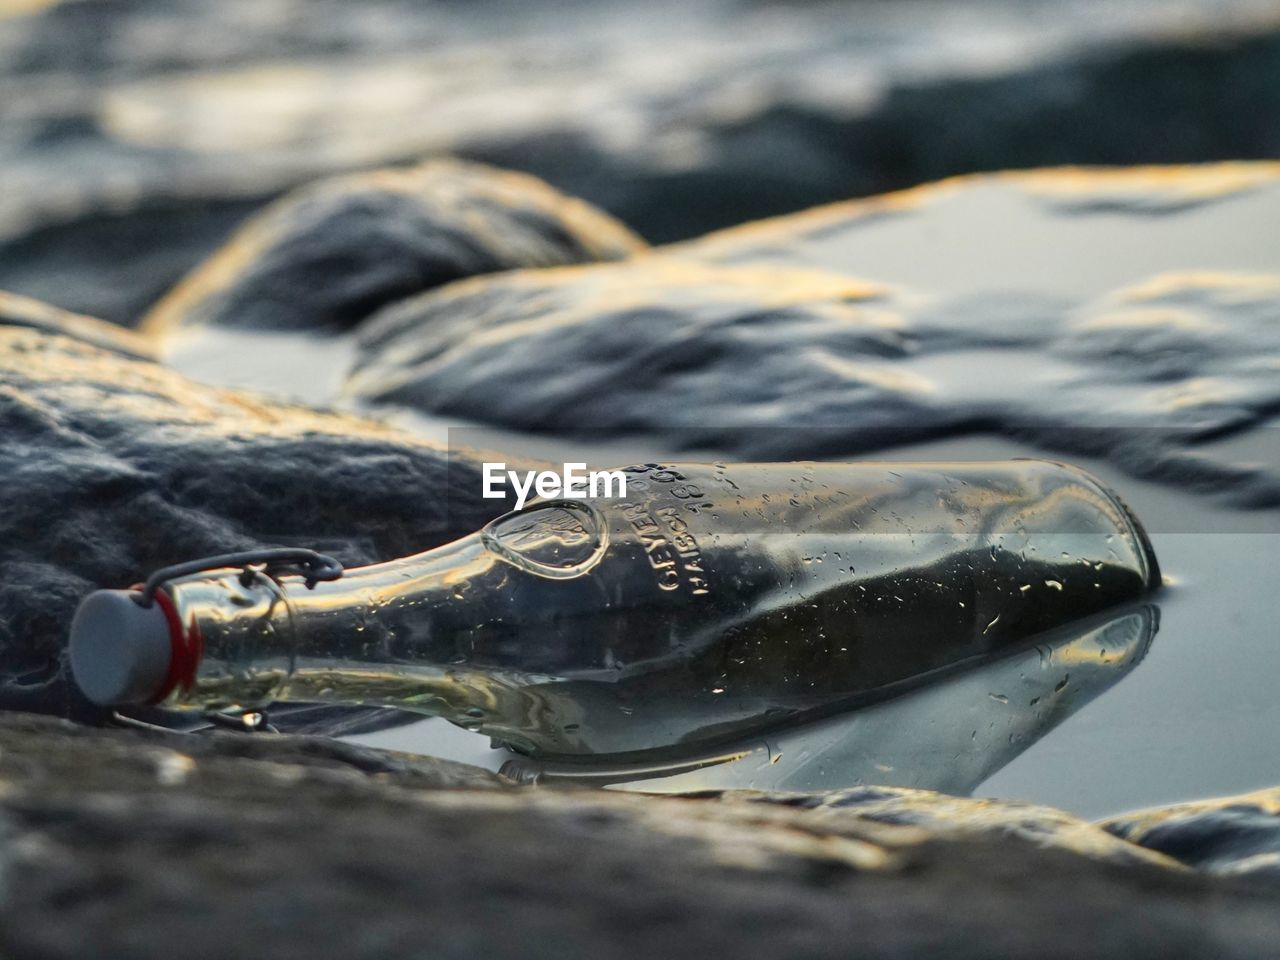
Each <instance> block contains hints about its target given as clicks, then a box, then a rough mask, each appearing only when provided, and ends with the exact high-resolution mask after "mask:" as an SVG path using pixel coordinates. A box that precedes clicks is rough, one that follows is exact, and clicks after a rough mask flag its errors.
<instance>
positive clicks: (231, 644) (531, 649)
mask: <svg viewBox="0 0 1280 960" xmlns="http://www.w3.org/2000/svg"><path fill="white" fill-rule="evenodd" d="M627 477H628V483H627V491H626V495H625V497H622V498H618V499H613V500H603V499H597V500H592V501H589V502H588V501H581V500H558V501H551V502H542V503H534V504H532V505H530V506H529V507H527V508H526V509H524V510H522V511H519V512H517V513H514V514H508V515H507V516H505V517H502V518H500V519H498V520H495V521H494V522H493V523H491V524H489V525H488V526H487V527H485V528H484V529H483V530H482V531H480V532H478V533H476V534H474V535H472V536H469V537H465V538H463V539H462V540H459V541H456V542H454V543H452V544H449V545H447V546H444V547H441V548H439V549H436V550H432V551H429V552H426V553H422V554H418V555H416V556H412V557H407V558H404V559H401V560H396V561H392V562H389V563H382V564H377V565H374V566H369V567H364V568H358V569H353V570H349V571H347V573H346V574H345V576H343V577H342V579H340V580H337V581H334V582H331V583H320V584H316V585H314V588H313V589H307V588H306V587H305V586H304V585H303V583H302V582H301V580H300V579H296V578H284V579H282V580H281V581H280V582H276V581H274V580H272V579H271V578H268V577H265V576H258V577H256V578H251V579H249V580H248V581H247V582H246V581H245V580H244V579H243V578H241V577H240V576H239V574H238V573H235V572H229V571H228V572H223V573H217V574H202V575H198V576H192V577H189V578H184V579H178V580H174V581H171V582H169V583H168V584H167V585H166V587H165V589H164V595H165V596H164V599H165V601H166V606H167V608H168V609H169V610H170V611H171V613H172V616H171V617H170V625H171V633H172V635H171V637H170V639H171V641H172V651H171V658H170V659H169V661H168V662H166V663H165V664H164V665H163V667H164V669H160V668H159V666H158V665H157V667H156V669H155V670H154V671H153V673H152V674H151V675H153V676H155V677H157V678H163V679H162V680H159V679H158V683H157V688H156V689H154V690H151V691H149V692H144V693H143V694H142V695H140V696H136V697H133V699H140V700H147V699H149V700H151V701H152V702H158V703H160V704H161V705H162V706H164V707H168V708H177V709H196V710H221V709H229V708H237V709H239V708H253V707H259V706H263V705H266V704H268V703H270V702H272V701H277V700H279V701H306V702H333V703H362V704H372V703H376V704H389V705H394V706H397V707H401V708H405V709H409V710H417V711H421V712H423V713H427V714H431V715H436V716H441V717H444V718H446V719H449V720H452V721H453V722H455V723H458V724H460V725H462V726H464V727H467V728H468V729H473V730H477V731H480V732H483V733H486V734H488V735H489V736H491V737H493V738H495V739H496V740H498V741H500V742H502V743H504V744H507V745H509V746H510V747H512V748H514V749H516V750H519V751H521V752H524V753H527V754H530V755H533V756H540V757H551V758H555V757H562V758H574V757H578V758H581V757H587V756H598V755H602V754H605V755H609V756H611V757H614V758H619V757H621V758H626V757H634V758H637V759H640V758H643V757H646V756H649V755H651V754H653V753H655V752H665V753H679V752H680V751H689V752H691V753H693V752H697V751H698V750H701V749H702V748H703V747H705V746H706V745H709V744H715V743H727V742H730V741H732V740H734V739H735V738H741V737H742V736H744V735H747V734H750V733H752V732H757V731H760V730H764V729H770V728H773V727H776V726H778V725H781V724H785V723H788V722H791V721H795V720H799V719H801V718H815V717H819V716H822V715H824V714H830V713H833V712H835V711H838V710H843V709H846V708H849V707H852V706H857V705H860V704H865V703H869V702H872V701H875V700H878V699H883V698H885V697H887V696H889V695H892V694H896V693H899V692H902V691H903V690H905V689H908V688H910V687H911V686H914V685H919V684H921V683H923V682H925V681H928V680H931V679H934V678H936V677H938V676H939V675H940V674H941V673H943V672H945V671H949V670H954V669H956V668H958V667H962V666H965V665H971V664H974V663H978V662H982V661H984V660H986V659H989V658H991V657H993V656H994V655H998V654H1001V653H1004V652H1009V651H1011V650H1014V649H1017V648H1021V647H1024V646H1026V645H1028V644H1029V643H1030V642H1032V641H1033V640H1034V639H1035V638H1037V637H1041V636H1043V635H1045V634H1046V633H1048V632H1050V631H1053V630H1055V629H1056V628H1061V627H1063V626H1064V625H1066V624H1069V623H1073V622H1076V621H1079V620H1081V619H1082V618H1086V617H1089V616H1091V615H1094V614H1097V613H1099V612H1100V611H1105V610H1109V609H1112V608H1114V607H1116V606H1117V605H1120V604H1123V603H1126V602H1128V601H1131V600H1133V599H1135V598H1137V597H1140V596H1142V595H1143V594H1144V593H1145V592H1146V591H1148V590H1149V589H1151V588H1152V587H1154V586H1155V585H1157V584H1158V582H1159V573H1158V570H1157V567H1156V562H1155V558H1154V556H1153V555H1152V553H1151V550H1150V547H1149V546H1148V545H1147V541H1146V538H1145V535H1144V534H1143V532H1142V530H1141V528H1140V527H1139V525H1138V523H1137V521H1136V520H1135V519H1134V518H1133V517H1132V516H1131V515H1130V513H1129V512H1128V510H1127V509H1125V507H1124V506H1123V505H1122V504H1121V503H1120V502H1119V501H1118V500H1117V499H1116V498H1115V497H1114V495H1113V494H1111V493H1110V492H1109V491H1107V490H1106V489H1105V488H1104V487H1102V486H1101V485H1100V484H1099V483H1098V482H1097V481H1096V480H1094V479H1093V478H1091V477H1090V476H1088V475H1087V474H1085V473H1083V472H1081V471H1079V470H1076V469H1074V468H1071V467H1067V466H1063V465H1060V464H1054V463H1048V462H1043V461H1031V460H1026V461H1009V462H998V463H954V464H946V463H938V464H923V463H902V464H892V463H858V464H834V463H833V464H827V463H821V464H728V465H721V464H676V465H657V464H645V465H640V466H636V467H631V468H627ZM88 607H89V601H86V604H85V606H84V607H82V611H84V610H87V609H88ZM77 619H78V620H79V619H80V618H79V617H78V618H77ZM90 643H99V644H100V643H101V631H93V630H89V629H83V630H80V629H73V638H72V661H73V669H75V670H76V672H77V676H78V678H79V679H80V680H81V684H82V686H84V687H85V688H86V690H88V691H89V692H90V695H91V696H93V683H92V678H88V679H87V680H86V678H83V677H79V674H80V672H81V666H80V664H85V665H87V666H85V667H84V669H85V670H86V671H88V670H91V669H97V667H96V664H99V663H101V662H102V659H103V657H102V654H101V651H94V652H93V653H94V655H92V656H90V655H88V653H87V652H86V651H84V650H82V651H81V655H80V656H77V650H76V648H77V645H78V644H79V645H80V646H81V647H87V646H88V645H89V644H90Z"/></svg>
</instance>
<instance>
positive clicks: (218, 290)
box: [143, 161, 644, 333]
mask: <svg viewBox="0 0 1280 960" xmlns="http://www.w3.org/2000/svg"><path fill="white" fill-rule="evenodd" d="M643 247H644V243H643V241H641V240H640V239H639V238H638V237H636V236H635V235H634V234H632V233H631V232H630V231H629V230H627V229H626V228H625V227H624V226H622V225H621V224H620V223H618V222H617V221H615V220H613V219H612V218H611V217H609V216H608V215H606V214H603V213H601V212H599V211H598V210H594V209H592V208H591V207H590V206H588V205H587V204H585V203H583V202H582V201H580V200H575V199H573V198H571V197H566V196H564V195H563V194H560V193H557V192H556V191H555V190H552V189H551V188H550V187H548V186H547V185H546V184H544V183H542V182H541V181H539V180H536V179H534V178H533V177H529V176H525V175H521V174H515V173H509V172H504V171H499V170H494V169H490V168H488V167H482V166H478V165H475V164H463V163H457V162H451V161H435V162H432V163H426V164H422V165H420V166H417V167H409V168H404V169H395V170H381V171H378V172H376V173H368V174H359V175H355V176H350V177H342V178H338V179H334V180H328V181H322V182H320V183H316V184H313V185H311V186H309V187H306V188H304V189H302V190H299V191H298V192H297V193H295V194H291V195H289V196H288V197H286V198H284V199H283V200H281V201H279V202H278V203H276V204H275V205H274V206H272V207H270V208H269V209H268V210H266V211H265V212H263V213H262V214H260V215H258V216H256V217H254V218H253V219H252V220H250V221H249V222H248V223H247V224H246V225H245V226H244V227H243V228H242V229H241V230H239V231H238V232H237V233H236V234H235V236H234V237H232V239H231V240H230V242H229V243H228V244H227V246H226V247H224V248H223V249H222V250H220V251H219V252H218V253H217V254H215V255H214V256H213V257H212V258H211V259H210V260H209V261H208V262H207V263H205V264H204V265H202V266H201V267H200V268H199V269H198V270H196V271H195V272H194V273H193V274H192V275H191V276H189V277H188V278H187V279H186V280H184V281H183V282H182V283H181V284H179V285H178V286H177V287H176V288H175V289H174V290H173V291H172V292H171V293H169V294H168V295H167V296H166V297H165V298H164V299H163V300H161V301H160V303H158V304H157V305H156V306H155V309H153V310H152V311H151V312H150V313H149V314H148V315H147V317H146V319H145V320H144V321H143V323H144V326H145V327H146V329H148V330H149V331H152V332H157V333H163V332H165V331H167V330H172V329H176V328H181V327H193V326H206V327H208V326H213V327H236V328H244V329H254V330H308V329H317V330H334V329H345V328H348V327H353V326H355V325H356V324H357V323H359V322H360V321H361V320H363V319H364V318H365V317H366V316H368V315H369V314H370V313H373V312H374V311H376V310H377V309H378V308H379V307H383V306H385V305H387V304H388V303H393V302H395V301H397V300H402V299H404V298H406V297H409V296H412V295H414V294H417V293H421V292H423V291H426V290H431V289H433V288H435V287H438V286H441V285H443V284H446V283H448V282H450V281H452V280H459V279H461V278H463V277H469V276H474V275H476V274H483V273H493V272H495V271H499V270H507V269H512V268H516V267H549V266H559V265H562V264H570V263H581V262H590V261H595V260H616V259H619V258H621V257H624V256H627V255H628V254H631V253H635V252H638V251H639V250H641V249H643Z"/></svg>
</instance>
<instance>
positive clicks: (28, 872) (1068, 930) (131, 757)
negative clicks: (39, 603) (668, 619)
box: [0, 715, 1280, 960]
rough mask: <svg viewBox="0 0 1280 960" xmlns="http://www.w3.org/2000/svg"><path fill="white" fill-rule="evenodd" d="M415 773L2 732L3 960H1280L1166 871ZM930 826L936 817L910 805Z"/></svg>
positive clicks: (914, 830) (676, 802) (776, 813)
mask: <svg viewBox="0 0 1280 960" xmlns="http://www.w3.org/2000/svg"><path fill="white" fill-rule="evenodd" d="M398 762H399V761H397V760H395V759H394V758H392V759H388V760H385V761H382V762H381V764H378V763H373V762H372V761H370V762H368V765H367V766H362V763H353V762H351V758H350V757H346V758H343V757H336V758H335V757H334V756H332V755H325V754H318V753H312V752H310V751H309V750H306V749H299V748H298V746H297V745H296V744H295V743H291V742H290V741H289V740H283V741H278V740H274V739H273V738H259V739H251V738H233V737H225V736H224V737H218V738H214V739H212V740H209V739H205V738H198V737H187V738H181V737H176V736H172V737H167V738H162V739H157V738H152V737H139V736H136V735H133V734H126V733H108V732H102V731H87V730H82V729H81V730H78V729H75V728H71V727H69V726H63V725H59V724H57V723H56V722H55V721H50V720H33V719H29V718H21V717H14V716H12V715H9V716H5V717H0V782H3V784H4V790H3V793H2V795H0V820H2V822H3V827H4V831H5V838H6V850H7V856H6V873H5V876H6V884H5V887H4V890H3V894H2V895H0V918H2V919H3V921H4V922H3V924H0V931H2V932H0V945H2V946H3V949H4V950H5V952H6V954H9V955H14V956H27V955H39V956H42V957H63V956H66V957H70V956H80V955H82V954H83V950H84V944H85V943H92V944H94V946H95V949H97V950H99V951H101V952H103V953H108V954H113V955H128V956H131V957H138V958H145V957H152V956H155V957H159V956H170V955H171V954H172V950H173V944H174V943H175V942H181V943H183V945H184V946H183V949H184V952H185V953H187V954H189V955H191V956H193V957H206V956H207V957H224V956H227V955H228V954H234V955H241V954H248V953H252V954H253V955H254V956H261V957H277V956H281V957H283V956H304V955H314V954H317V953H324V954H326V955H329V954H338V955H342V956H348V957H362V956H378V957H387V956H420V955H421V954H422V951H423V949H424V943H425V944H429V950H430V953H431V955H432V956H437V957H443V958H451V957H475V956H477V955H483V956H486V957H531V956H533V957H541V956H547V957H557V958H565V957H569V958H576V957H592V958H596V960H598V958H601V957H605V958H608V957H643V956H662V957H671V958H677V960H678V958H683V957H696V956H705V955H706V953H707V952H708V951H717V952H728V953H730V954H731V955H733V956H740V957H746V958H753V957H775V956H778V955H780V954H787V955H804V956H808V957H815V958H822V957H845V956H849V955H850V953H851V952H852V953H856V954H857V955H858V956H861V957H868V958H876V960H890V958H917V957H931V956H948V957H956V958H961V960H963V958H975V960H976V958H986V957H991V956H1000V957H1014V958H1016V957H1028V958H1030V957H1037V958H1040V957H1046V956H1048V957H1067V956H1070V957H1073V958H1093V957H1099V958H1101V957H1115V958H1121V957H1123V958H1126V960H1128V958H1132V957H1162V956H1171V955H1176V956H1185V957H1193V958H1200V957H1203V958H1206V960H1208V958H1212V960H1221V958H1246V957H1257V956H1263V955H1266V953H1267V951H1269V950H1270V949H1271V947H1272V945H1273V944H1274V943H1275V938H1276V937H1277V936H1280V911H1277V910H1276V902H1277V899H1276V898H1277V893H1276V889H1275V888H1273V887H1265V886H1258V885H1253V886H1246V885H1243V884H1239V883H1236V882H1233V881H1231V880H1225V879H1219V878H1209V877H1202V876H1198V875H1196V874H1194V873H1192V872H1190V871H1186V870H1180V869H1176V868H1171V867H1169V866H1165V865H1162V863H1163V858H1160V857H1159V856H1157V855H1152V856H1151V857H1150V858H1148V859H1147V861H1146V862H1139V861H1137V860H1133V859H1130V860H1127V861H1122V860H1115V859H1112V858H1110V857H1108V856H1105V855H1103V856H1099V855H1098V854H1097V852H1096V851H1091V850H1076V849H1073V846H1072V843H1070V842H1062V843H1059V844H1056V845H1054V844H1046V843H1045V842H1043V841H1042V840H1041V839H1039V838H1035V837H1029V836H1027V835H1026V833H1025V832H1022V833H1019V832H1011V834H1010V835H1008V836H1003V837H1001V836H998V835H997V834H996V832H994V831H990V832H975V833H972V834H970V835H968V836H957V835H948V834H946V833H945V832H939V833H938V834H936V835H935V834H934V833H933V832H931V830H930V829H929V828H927V827H922V826H920V825H918V824H917V825H910V826H902V825H896V824H891V823H885V822H877V821H876V820H874V819H872V818H870V817H864V816H862V815H860V814H859V813H858V812H857V809H856V807H844V808H841V807H839V806H823V807H819V808H818V809H804V807H803V806H802V805H785V804H779V803H760V802H754V801H752V800H751V799H749V798H745V797H739V796H731V797H725V798H720V799H718V800H712V799H656V798H644V797H624V796H618V795H609V794H600V793H593V792H572V793H565V792H558V791H550V790H537V791H532V792H529V791H522V790H512V789H508V790H497V789H492V786H493V785H492V784H491V783H488V782H486V781H484V780H483V779H479V775H478V774H477V773H465V772H464V771H460V770H458V769H457V768H450V767H445V766H436V765H433V764H431V763H430V762H426V763H425V764H424V765H423V766H422V768H420V769H418V770H416V771H415V770H406V769H397V768H396V766H395V764H396V763H398ZM464 783H465V785H466V786H467V789H439V788H440V787H447V786H461V785H463V784H464ZM476 787H488V788H489V789H475V788H476ZM912 802H916V803H923V804H927V803H928V801H927V799H924V798H913V799H904V800H903V801H902V804H901V805H902V806H904V807H905V806H907V805H909V804H910V803H912ZM991 819H992V821H993V822H994V821H995V820H996V819H997V814H996V812H995V811H994V810H993V811H992V812H991ZM1079 829H1081V830H1085V831H1087V830H1088V829H1089V828H1087V827H1084V826H1083V825H1082V826H1081V827H1080V828H1079ZM1097 832H1098V833H1099V834H1100V836H1102V837H1103V838H1104V842H1110V843H1111V844H1112V845H1119V846H1127V845H1125V844H1123V843H1122V842H1121V841H1118V840H1110V839H1109V838H1106V835H1105V834H1101V832H1100V831H1097ZM957 904H962V905H963V909H960V908H957ZM1082 927H1083V928H1084V929H1087V935H1084V936H1078V935H1076V934H1075V931H1077V930H1080V929H1081V928H1082Z"/></svg>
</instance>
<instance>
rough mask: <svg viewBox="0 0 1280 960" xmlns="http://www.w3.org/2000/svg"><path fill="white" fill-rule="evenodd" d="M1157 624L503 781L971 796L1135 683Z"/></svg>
mask: <svg viewBox="0 0 1280 960" xmlns="http://www.w3.org/2000/svg"><path fill="white" fill-rule="evenodd" d="M1158 623H1159V615H1158V608H1156V607H1154V606H1142V607H1139V608H1137V609H1134V610H1130V611H1128V612H1126V613H1123V614H1121V615H1119V616H1115V617H1113V618H1111V619H1110V620H1107V621H1106V622H1103V623H1101V624H1099V623H1097V622H1094V623H1091V624H1087V625H1083V626H1075V627H1072V628H1068V629H1067V630H1065V631H1061V632H1059V633H1057V634H1055V635H1054V636H1053V637H1051V638H1047V639H1045V640H1044V641H1042V642H1041V643H1038V644H1037V645H1036V646H1035V647H1033V648H1031V649H1028V650H1024V651H1022V652H1020V653H1018V654H1015V655H1013V656H1009V657H1005V658H1002V659H1000V660H997V661H995V662H992V663H989V664H987V665H985V666H983V667H980V668H978V669H974V670H969V671H966V672H964V673H962V674H959V675H953V676H952V677H950V678H948V679H946V680H944V681H941V682H939V683H935V684H933V685H931V686H928V687H925V688H923V689H919V690H915V691H912V692H910V693H907V694H904V695H902V696H899V697H896V698H894V699H892V700H889V701H886V702H882V703H879V704H875V705H873V706H870V707H867V708H865V709H862V710H854V711H851V712H849V713H845V714H841V715H839V716H835V717H831V718H828V719H825V720H820V721H817V722H815V723H810V724H806V725H804V726H799V727H793V728H789V729H784V730H780V731H778V732H776V733H773V734H768V735H766V736H763V737H755V738H747V739H743V740H742V741H741V742H739V743H734V744H729V745H727V746H725V747H723V748H721V749H719V750H716V751H708V752H704V753H703V754H702V755H700V756H696V757H685V758H683V759H682V760H680V761H678V762H667V763H663V762H661V761H654V762H650V763H648V764H640V763H637V764H633V765H630V766H619V765H609V764H606V763H603V762H597V763H590V762H583V763H571V762H558V763H539V762H537V761H534V760H531V759H529V758H526V757H518V756H515V755H508V756H509V757H510V759H508V760H507V762H506V763H505V765H504V766H503V767H502V772H503V773H504V774H505V775H507V776H510V777H512V778H513V779H517V780H522V781H526V782H527V781H552V780H568V781H583V782H590V783H594V784H596V785H614V786H619V787H625V788H627V789H635V790H645V791H655V790H656V791H662V792H681V791H687V790H703V789H754V790H792V791H806V790H831V789H839V788H844V787H850V786H856V785H860V784H882V785H889V786H902V787H917V788H923V789H929V790H938V791H942V792H944V793H951V794H968V793H971V792H972V791H973V789H974V788H975V787H976V786H977V785H978V784H980V783H981V782H982V781H984V780H985V779H986V778H987V777H989V776H991V775H992V774H993V773H995V771H997V770H999V769H1000V768H1001V767H1003V766H1004V765H1005V764H1007V763H1008V762H1009V761H1011V760H1012V759H1013V758H1014V757H1016V756H1018V755H1019V754H1020V753H1022V751H1024V750H1026V749H1027V748H1028V747H1030V746H1031V745H1032V744H1033V743H1035V742H1036V741H1037V740H1039V739H1040V738H1041V737H1042V736H1044V735H1045V734H1046V733H1048V732H1049V731H1050V730H1052V729H1053V728H1054V727H1056V726H1057V725H1058V724H1060V723H1061V722H1062V721H1063V720H1065V719H1066V718H1067V717H1069V716H1070V715H1071V714H1073V713H1075V712H1076V711H1077V710H1079V709H1080V708H1081V707H1083V706H1084V705H1085V704H1087V703H1089V702H1090V701H1091V700H1093V699H1094V698H1095V697H1097V696H1098V695H1099V694H1101V693H1103V692H1104V691H1106V690H1108V689H1109V688H1110V687H1112V686H1113V685H1114V684H1116V683H1117V682H1118V681H1119V680H1120V679H1121V678H1122V677H1124V676H1125V675H1126V674H1128V673H1129V671H1130V670H1132V669H1133V668H1134V667H1135V666H1136V665H1137V664H1138V663H1139V661H1141V660H1142V658H1143V656H1145V654H1146V652H1147V649H1148V647H1149V646H1150V644H1151V641H1152V638H1153V637H1154V636H1155V633H1156V629H1157V626H1158Z"/></svg>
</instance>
